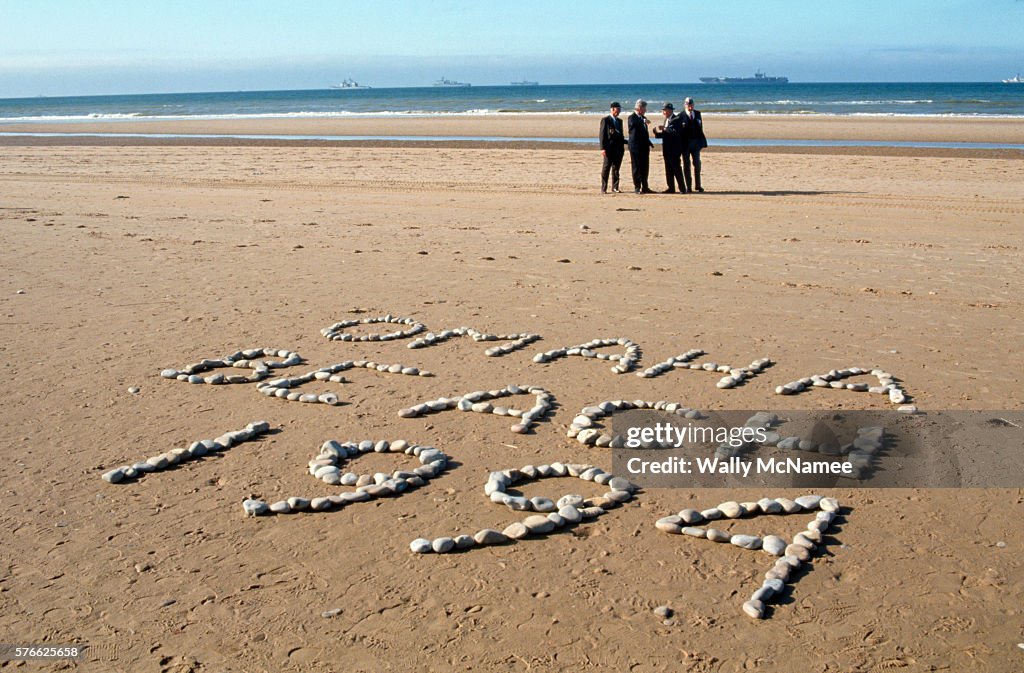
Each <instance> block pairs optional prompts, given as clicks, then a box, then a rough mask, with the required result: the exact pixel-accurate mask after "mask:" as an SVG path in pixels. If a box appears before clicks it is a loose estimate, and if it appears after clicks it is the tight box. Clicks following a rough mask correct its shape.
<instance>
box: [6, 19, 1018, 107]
mask: <svg viewBox="0 0 1024 673" xmlns="http://www.w3.org/2000/svg"><path fill="white" fill-rule="evenodd" d="M1022 36H1024V0H930V1H926V0H887V1H883V0H858V2H839V1H835V0H815V1H813V2H811V1H804V0H714V1H710V2H709V1H705V2H699V3H698V2H692V1H691V0H673V1H668V0H640V1H639V2H635V3H631V2H624V1H621V0H619V1H609V0H587V1H583V0H577V1H574V2H568V1H565V0H562V1H561V2H559V1H558V0H545V1H543V2H541V1H537V0H514V1H513V2H508V1H494V0H476V1H468V0H433V1H431V0H387V1H386V2H367V1H366V0H361V1H358V2H356V1H350V0H334V1H332V2H328V1H319V0H291V1H290V2H282V1H281V0H275V1H273V2H268V1H266V0H246V1H244V2H242V1H236V0H220V1H209V0H208V1H204V2H199V1H197V0H176V1H166V0H164V1H162V2H155V1H150V0H131V1H122V0H102V1H100V2H81V0H0V98H9V97H17V96H35V95H49V96H55V95H90V94H118V93H158V92H184V91H235V90H275V89H277V90H279V89H321V88H325V87H326V86H328V85H330V84H333V83H337V82H339V81H341V80H342V79H345V78H349V77H351V78H354V79H356V80H358V81H360V82H361V83H365V84H368V85H372V86H374V87H386V86H426V85H429V84H431V83H432V82H433V81H434V80H436V79H439V78H440V77H442V76H445V77H448V78H449V79H457V80H461V81H467V82H472V83H473V84H474V85H477V86H479V85H486V84H507V83H508V82H509V81H513V80H521V79H529V80H537V81H540V82H542V83H544V84H596V83H609V84H615V83H645V82H665V83H669V82H672V83H674V82H695V81H696V80H697V78H698V77H701V76H720V75H730V76H736V75H751V74H753V72H754V71H755V70H757V69H761V70H764V71H765V72H766V73H768V74H769V75H786V76H788V77H789V78H790V80H791V81H794V82H798V81H799V82H874V81H993V80H999V79H1002V78H1004V77H1008V76H1011V75H1013V74H1015V73H1016V72H1018V71H1022V72H1024V37H1022Z"/></svg>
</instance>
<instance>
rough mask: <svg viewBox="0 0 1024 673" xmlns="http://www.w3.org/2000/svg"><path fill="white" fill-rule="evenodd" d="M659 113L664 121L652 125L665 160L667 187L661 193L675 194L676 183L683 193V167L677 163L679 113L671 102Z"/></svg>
mask: <svg viewBox="0 0 1024 673" xmlns="http://www.w3.org/2000/svg"><path fill="white" fill-rule="evenodd" d="M661 114H662V116H664V117H665V123H664V124H661V125H659V126H655V127H654V137H655V138H661V156H662V159H664V161H665V182H666V183H668V189H666V190H665V191H664V192H662V193H663V194H675V191H676V185H677V184H678V185H679V193H680V194H685V193H686V183H685V182H683V167H682V165H681V164H680V163H679V158H680V155H681V154H682V152H683V125H682V121H681V120H680V117H679V115H677V114H675V106H674V105H672V103H665V105H664V107H662V108H661Z"/></svg>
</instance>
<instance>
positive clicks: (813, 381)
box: [775, 367, 908, 404]
mask: <svg viewBox="0 0 1024 673" xmlns="http://www.w3.org/2000/svg"><path fill="white" fill-rule="evenodd" d="M862 374H871V375H872V376H875V377H877V378H878V385H877V386H869V385H868V384H867V383H844V382H843V379H846V378H850V377H851V376H860V375H862ZM809 388H832V389H835V390H852V391H854V392H858V393H877V394H879V395H887V396H888V397H889V401H890V402H891V403H893V404H903V403H904V402H906V401H907V399H908V397H907V393H906V391H905V390H904V389H903V387H902V386H901V385H900V383H899V382H898V381H897V380H896V377H894V376H893V375H892V374H890V373H889V372H887V371H885V370H884V369H870V370H869V369H865V368H863V367H849V368H847V369H833V370H832V371H830V372H828V373H826V374H815V375H814V376H807V377H804V378H802V379H797V380H796V381H790V382H789V383H785V384H783V385H781V386H778V387H777V388H775V394H776V395H798V394H800V393H802V392H804V391H805V390H807V389H809Z"/></svg>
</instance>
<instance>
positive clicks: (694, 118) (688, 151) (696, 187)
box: [680, 98, 708, 192]
mask: <svg viewBox="0 0 1024 673" xmlns="http://www.w3.org/2000/svg"><path fill="white" fill-rule="evenodd" d="M683 105H684V106H685V108H686V110H685V111H684V112H683V113H682V114H681V115H680V118H681V119H682V122H683V175H684V177H685V178H686V189H687V191H690V192H703V191H704V188H703V187H701V186H700V151H701V150H702V149H704V148H705V147H707V146H708V139H707V138H706V137H705V136H704V121H703V120H702V119H701V116H700V110H694V109H693V99H692V98H687V99H686V100H685V101H683ZM691 161H692V162H693V177H692V178H691V177H690V162H691Z"/></svg>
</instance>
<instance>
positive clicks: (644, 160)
mask: <svg viewBox="0 0 1024 673" xmlns="http://www.w3.org/2000/svg"><path fill="white" fill-rule="evenodd" d="M645 114H647V101H645V100H644V99H642V98H641V99H639V100H637V102H636V107H635V109H634V111H633V114H631V115H629V120H628V122H629V123H628V127H629V159H630V161H631V162H632V163H633V191H635V192H636V193H637V194H650V193H651V188H650V186H649V185H648V184H647V174H648V173H649V172H650V168H651V148H652V147H654V143H652V142H651V136H650V134H649V133H647V125H648V124H650V122H649V121H647V117H645V116H644V115H645Z"/></svg>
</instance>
